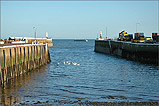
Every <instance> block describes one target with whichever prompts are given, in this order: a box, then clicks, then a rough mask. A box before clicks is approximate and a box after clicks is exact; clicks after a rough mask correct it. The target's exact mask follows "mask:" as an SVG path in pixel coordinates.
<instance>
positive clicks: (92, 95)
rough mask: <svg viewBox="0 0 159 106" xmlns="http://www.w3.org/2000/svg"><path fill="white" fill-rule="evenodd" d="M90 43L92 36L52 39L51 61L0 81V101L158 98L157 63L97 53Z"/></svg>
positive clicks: (29, 102)
mask: <svg viewBox="0 0 159 106" xmlns="http://www.w3.org/2000/svg"><path fill="white" fill-rule="evenodd" d="M94 46H95V40H93V39H88V42H85V41H74V40H73V39H54V40H53V47H50V48H49V52H50V57H51V62H50V63H49V64H47V65H45V66H42V67H41V68H40V69H36V70H34V71H31V72H28V73H27V74H25V75H21V76H20V77H17V78H15V79H12V80H10V81H9V82H8V83H7V84H6V85H5V87H3V88H2V87H0V105H39V104H42V105H48V104H50V105H79V104H80V103H86V102H99V103H100V102H101V103H102V102H152V101H155V102H158V101H159V66H157V65H153V64H145V63H140V62H136V61H130V60H127V59H123V58H119V57H115V56H111V55H106V54H102V53H96V52H94Z"/></svg>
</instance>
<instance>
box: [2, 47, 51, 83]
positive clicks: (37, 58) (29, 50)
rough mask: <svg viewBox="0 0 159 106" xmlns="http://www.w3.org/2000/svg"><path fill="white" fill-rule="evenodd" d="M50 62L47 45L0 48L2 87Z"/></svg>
mask: <svg viewBox="0 0 159 106" xmlns="http://www.w3.org/2000/svg"><path fill="white" fill-rule="evenodd" d="M50 61H51V60H50V54H49V48H48V46H47V44H27V45H13V46H3V47H0V85H2V86H3V84H4V83H5V82H8V80H9V79H12V78H14V77H17V76H20V75H22V74H24V73H26V72H29V71H32V70H34V69H36V68H40V66H42V65H44V64H47V63H49V62H50Z"/></svg>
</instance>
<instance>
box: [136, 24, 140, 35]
mask: <svg viewBox="0 0 159 106" xmlns="http://www.w3.org/2000/svg"><path fill="white" fill-rule="evenodd" d="M137 24H140V23H136V33H137Z"/></svg>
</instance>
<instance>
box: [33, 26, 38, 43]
mask: <svg viewBox="0 0 159 106" xmlns="http://www.w3.org/2000/svg"><path fill="white" fill-rule="evenodd" d="M33 29H34V30H35V32H34V33H35V35H34V36H35V44H36V29H37V28H36V27H33Z"/></svg>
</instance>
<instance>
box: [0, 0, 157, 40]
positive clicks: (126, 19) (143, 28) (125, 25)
mask: <svg viewBox="0 0 159 106" xmlns="http://www.w3.org/2000/svg"><path fill="white" fill-rule="evenodd" d="M158 8H159V3H158V1H59V2H58V1H45V2H44V1H30V2H28V1H2V2H1V27H2V28H1V37H2V38H6V37H9V36H29V37H33V36H34V30H33V26H35V27H37V37H45V33H46V32H48V34H49V37H52V38H53V39H55V38H67V39H69V38H96V36H97V33H99V32H100V31H102V32H103V36H104V37H105V34H106V27H107V33H108V35H107V36H108V37H111V38H113V37H118V33H119V32H120V31H122V30H126V31H127V32H128V33H134V32H136V23H140V24H139V25H138V32H144V33H145V35H146V36H151V33H152V32H159V27H158V26H159V25H158V23H159V22H158V19H159V17H158V16H159V13H158V12H159V10H158Z"/></svg>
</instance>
